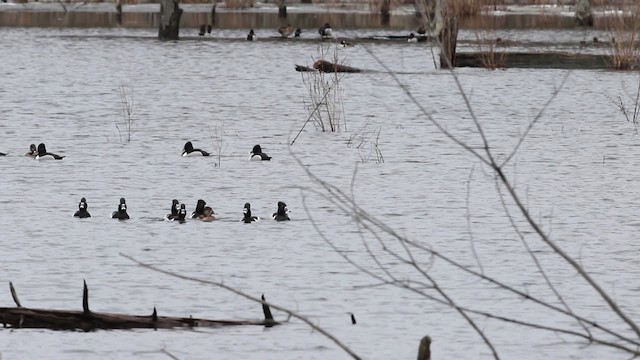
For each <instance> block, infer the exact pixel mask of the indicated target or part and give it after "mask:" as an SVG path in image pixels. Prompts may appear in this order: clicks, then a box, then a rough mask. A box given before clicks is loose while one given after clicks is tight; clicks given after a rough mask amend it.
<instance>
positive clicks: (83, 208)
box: [73, 198, 91, 219]
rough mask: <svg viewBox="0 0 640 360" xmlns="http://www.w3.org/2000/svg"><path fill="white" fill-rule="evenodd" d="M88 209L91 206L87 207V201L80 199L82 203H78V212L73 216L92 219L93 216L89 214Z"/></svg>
mask: <svg viewBox="0 0 640 360" xmlns="http://www.w3.org/2000/svg"><path fill="white" fill-rule="evenodd" d="M88 208H89V205H87V199H85V198H82V199H80V202H79V203H78V211H76V213H75V214H73V216H74V217H77V218H81V219H84V218H88V217H91V214H89V211H87V209H88Z"/></svg>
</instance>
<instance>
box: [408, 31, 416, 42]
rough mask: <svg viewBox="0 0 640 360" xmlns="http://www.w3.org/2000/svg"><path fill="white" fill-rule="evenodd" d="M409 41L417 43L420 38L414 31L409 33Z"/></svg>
mask: <svg viewBox="0 0 640 360" xmlns="http://www.w3.org/2000/svg"><path fill="white" fill-rule="evenodd" d="M407 42H410V43H417V42H418V38H417V37H416V34H414V33H411V34H409V38H408V39H407Z"/></svg>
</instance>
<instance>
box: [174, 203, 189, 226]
mask: <svg viewBox="0 0 640 360" xmlns="http://www.w3.org/2000/svg"><path fill="white" fill-rule="evenodd" d="M186 218H187V208H186V207H185V205H184V204H180V211H178V217H177V218H176V219H175V221H179V222H180V223H183V222H185V221H187V220H186Z"/></svg>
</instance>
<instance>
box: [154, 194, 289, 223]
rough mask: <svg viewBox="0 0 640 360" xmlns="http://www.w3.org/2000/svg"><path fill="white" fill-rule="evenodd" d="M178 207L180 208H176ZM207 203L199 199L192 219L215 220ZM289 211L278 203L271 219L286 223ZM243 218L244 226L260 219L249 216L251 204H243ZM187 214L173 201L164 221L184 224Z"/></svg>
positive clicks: (177, 202) (284, 205)
mask: <svg viewBox="0 0 640 360" xmlns="http://www.w3.org/2000/svg"><path fill="white" fill-rule="evenodd" d="M178 205H179V206H180V207H179V208H178ZM206 205H207V202H206V201H204V200H202V199H199V200H198V203H197V204H196V210H195V211H194V212H193V213H192V214H191V218H192V219H196V220H201V221H204V222H210V221H214V220H216V218H215V217H214V216H213V214H214V212H213V209H212V208H211V207H210V206H206ZM288 212H289V210H288V209H287V204H285V203H284V202H282V201H279V202H278V210H277V211H276V212H275V213H273V215H272V217H273V219H274V220H276V221H287V220H291V219H290V218H289V215H288ZM242 213H243V217H242V222H244V223H245V224H250V223H252V222H255V221H259V220H260V218H259V217H257V216H253V215H251V204H249V203H246V204H244V209H243V210H242ZM186 214H187V210H186V208H185V205H184V204H180V203H179V201H178V200H177V199H173V200H172V201H171V213H169V214H167V216H165V219H167V220H172V221H180V222H184V221H185V217H186Z"/></svg>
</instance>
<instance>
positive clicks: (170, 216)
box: [164, 199, 180, 220]
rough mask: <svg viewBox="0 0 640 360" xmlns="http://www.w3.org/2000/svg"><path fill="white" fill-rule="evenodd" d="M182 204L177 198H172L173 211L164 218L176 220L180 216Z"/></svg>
mask: <svg viewBox="0 0 640 360" xmlns="http://www.w3.org/2000/svg"><path fill="white" fill-rule="evenodd" d="M178 205H180V203H179V201H178V200H177V199H173V200H171V213H169V214H167V215H166V216H165V217H164V218H165V219H166V220H175V219H177V218H178V213H179V212H180V207H179V206H178Z"/></svg>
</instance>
